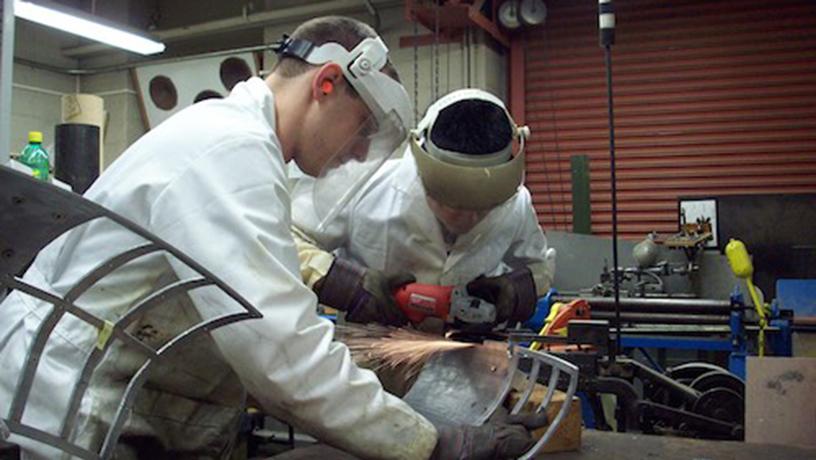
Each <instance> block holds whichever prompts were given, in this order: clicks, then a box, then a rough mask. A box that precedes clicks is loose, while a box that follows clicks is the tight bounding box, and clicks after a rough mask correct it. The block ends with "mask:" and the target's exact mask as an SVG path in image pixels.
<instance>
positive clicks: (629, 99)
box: [525, 0, 816, 239]
mask: <svg viewBox="0 0 816 460" xmlns="http://www.w3.org/2000/svg"><path fill="white" fill-rule="evenodd" d="M547 6H548V9H549V15H548V18H547V24H546V26H545V27H544V28H543V29H536V30H533V31H530V32H528V33H527V36H526V45H525V46H526V66H525V67H526V70H525V72H526V76H525V77H526V78H525V80H526V81H525V83H526V113H525V116H526V122H527V124H528V125H530V127H531V128H532V131H533V136H532V139H531V143H530V146H529V150H528V152H529V155H528V160H527V161H528V165H527V185H528V187H530V189H531V190H532V192H533V197H534V202H535V205H536V209H537V211H538V215H539V220H540V222H541V224H542V225H543V226H544V227H545V228H557V229H564V230H571V228H572V206H571V204H572V198H571V176H570V157H571V156H572V155H588V156H589V158H590V189H591V206H592V231H593V233H594V234H598V235H609V234H611V202H610V183H609V151H608V130H607V116H606V113H607V112H606V110H607V109H606V85H605V70H604V66H603V52H602V50H601V48H600V47H599V46H598V33H597V16H596V15H597V11H596V8H597V4H596V2H592V1H574V0H557V1H556V0H549V1H548V2H547ZM615 7H616V9H617V43H616V45H614V47H613V57H612V59H613V76H614V95H615V116H616V134H617V136H616V137H617V139H616V144H617V167H618V171H617V176H618V200H619V204H618V209H619V215H618V222H619V229H620V233H621V236H622V237H623V238H629V239H637V238H641V237H643V236H644V235H645V234H646V233H647V232H649V231H651V230H657V231H660V232H673V231H676V229H677V197H678V196H707V195H722V194H752V193H799V192H811V193H813V192H816V2H813V1H809V0H800V1H741V2H734V1H703V0H698V1H691V0H687V1H660V0H628V1H626V0H618V1H616V2H615Z"/></svg>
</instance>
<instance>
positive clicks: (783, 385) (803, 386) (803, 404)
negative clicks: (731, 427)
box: [745, 357, 816, 447]
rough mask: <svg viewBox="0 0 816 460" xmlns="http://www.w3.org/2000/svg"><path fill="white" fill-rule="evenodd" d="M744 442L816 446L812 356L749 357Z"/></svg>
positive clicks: (815, 370)
mask: <svg viewBox="0 0 816 460" xmlns="http://www.w3.org/2000/svg"><path fill="white" fill-rule="evenodd" d="M747 377H748V381H747V382H746V388H745V396H746V398H745V441H746V442H751V443H768V444H784V445H792V446H801V447H816V423H814V420H816V397H814V395H816V358H759V357H749V358H748V368H747Z"/></svg>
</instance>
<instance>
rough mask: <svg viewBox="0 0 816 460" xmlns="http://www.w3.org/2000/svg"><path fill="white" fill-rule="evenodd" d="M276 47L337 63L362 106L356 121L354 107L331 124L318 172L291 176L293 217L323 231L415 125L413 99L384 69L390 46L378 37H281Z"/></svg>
mask: <svg viewBox="0 0 816 460" xmlns="http://www.w3.org/2000/svg"><path fill="white" fill-rule="evenodd" d="M279 53H281V54H283V55H289V56H295V57H298V58H300V59H302V60H304V61H306V62H308V63H310V64H313V65H322V64H326V63H329V62H332V63H336V64H338V65H339V66H340V67H341V68H342V69H343V76H344V77H345V79H346V81H347V82H348V83H349V85H350V86H351V87H352V88H353V89H354V91H355V92H356V95H355V97H358V98H359V100H360V101H362V104H361V105H362V106H364V108H365V109H364V112H365V113H366V115H364V116H363V117H362V118H363V119H362V120H361V121H359V122H358V121H357V120H359V119H360V114H359V113H352V112H353V111H354V109H355V107H349V110H348V111H347V112H345V113H339V114H338V116H337V117H336V118H337V124H336V125H335V126H333V129H334V131H335V133H334V134H335V135H336V136H337V137H334V138H331V137H328V136H327V137H326V138H325V139H323V140H322V145H321V147H322V148H324V149H325V152H324V153H323V154H324V155H328V158H325V157H324V161H323V168H322V170H321V171H320V172H319V174H317V175H315V176H311V175H307V174H305V173H302V172H301V173H300V174H295V175H296V176H297V177H293V178H292V179H293V180H292V190H291V192H292V198H293V202H292V212H293V220H294V221H295V222H303V221H304V220H306V221H307V225H308V227H310V228H313V229H314V230H316V231H324V230H325V228H326V227H327V226H328V225H329V224H330V223H331V222H332V221H334V220H335V219H336V217H337V216H338V214H340V213H341V211H342V210H343V209H344V208H345V206H346V205H347V204H348V202H349V201H350V200H351V198H352V197H353V196H354V195H355V194H356V193H357V192H358V191H359V189H360V188H361V187H362V186H363V185H364V184H365V183H366V182H367V181H368V179H369V178H371V176H372V175H373V174H374V173H375V172H376V171H377V170H378V169H379V168H380V166H382V164H383V163H384V162H385V161H386V160H387V159H388V158H390V157H391V156H392V155H393V153H394V152H395V151H396V150H397V148H398V147H399V146H400V144H402V143H403V142H404V141H405V139H406V137H407V135H408V130H409V129H410V127H411V126H412V125H413V117H412V113H413V109H412V106H411V101H410V99H409V97H408V93H407V92H406V91H405V88H404V87H403V86H402V85H401V84H400V83H398V82H397V81H396V80H394V79H393V78H391V77H390V76H388V75H387V74H385V73H384V72H382V69H383V67H384V66H385V65H386V63H387V62H388V48H386V46H385V44H384V43H383V42H382V40H381V39H380V38H379V37H377V38H366V39H364V40H363V41H362V42H360V44H359V45H357V46H356V47H355V48H354V49H353V50H351V51H348V50H346V49H345V48H343V47H342V46H341V45H339V44H337V43H326V44H324V45H320V46H314V45H312V44H311V43H309V42H306V41H303V40H297V39H295V40H292V39H285V40H284V42H283V44H282V45H281V49H279ZM344 127H346V128H345V130H344ZM313 153H314V152H305V154H306V155H309V154H313Z"/></svg>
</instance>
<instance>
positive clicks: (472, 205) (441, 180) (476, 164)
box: [410, 88, 530, 210]
mask: <svg viewBox="0 0 816 460" xmlns="http://www.w3.org/2000/svg"><path fill="white" fill-rule="evenodd" d="M468 100H476V101H482V102H486V103H490V104H495V105H497V106H499V107H501V110H502V112H504V114H505V115H506V122H507V124H508V126H509V130H510V133H511V136H510V139H509V141H508V142H507V144H506V145H502V146H500V147H499V148H498V149H495V146H493V148H492V150H494V151H490V152H483V151H472V149H471V151H470V152H462V151H456V150H454V148H455V146H454V145H448V146H445V147H447V148H445V147H443V146H440V145H437V143H438V142H436V143H435V142H434V139H435V138H436V135H435V134H436V133H435V131H434V127H435V126H434V124H435V123H436V121H437V119H438V118H439V117H440V115H442V116H443V117H444V112H445V111H446V110H451V109H452V108H453V106H455V105H456V104H458V103H463V102H464V101H468ZM476 116H478V115H476ZM500 123H501V122H500ZM497 129H499V128H497ZM501 129H504V128H503V127H502V128H501ZM506 131H507V130H506V129H504V132H506ZM529 136H530V129H529V128H528V127H526V126H522V127H519V126H516V124H515V122H514V121H513V118H512V117H511V116H510V114H509V113H508V112H507V109H506V108H505V106H504V103H503V102H502V101H501V99H499V98H497V97H496V96H494V95H492V94H490V93H488V92H486V91H482V90H479V89H471V88H468V89H461V90H457V91H454V92H452V93H449V94H447V95H445V96H443V97H442V98H440V99H439V100H438V101H436V102H435V103H433V104H432V105H431V106H430V107H428V110H427V112H426V113H425V117H424V118H423V119H422V120H421V121H420V122H419V124H418V125H417V129H416V130H414V131H412V133H411V137H410V143H411V151H412V152H413V154H414V158H415V159H416V164H417V169H418V171H419V175H420V177H421V178H422V183H423V185H424V186H425V191H426V192H427V193H428V195H430V196H431V197H432V198H433V199H434V200H436V201H438V202H439V203H442V204H444V205H446V206H449V207H451V208H455V209H467V210H487V209H491V208H494V207H496V206H498V205H500V204H502V203H504V202H505V201H507V200H508V199H510V198H511V197H513V196H514V195H515V194H516V191H517V189H518V187H519V185H521V183H522V181H523V179H524V144H525V141H526V140H527V138H528V137H529ZM514 140H518V146H519V147H518V151H517V152H515V153H514V152H513V141H514ZM448 144H450V142H449V143H448Z"/></svg>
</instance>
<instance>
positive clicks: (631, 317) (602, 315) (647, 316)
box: [592, 311, 730, 325]
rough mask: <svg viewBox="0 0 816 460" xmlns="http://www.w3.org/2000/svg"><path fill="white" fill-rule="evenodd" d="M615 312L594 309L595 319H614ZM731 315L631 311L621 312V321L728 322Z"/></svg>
mask: <svg viewBox="0 0 816 460" xmlns="http://www.w3.org/2000/svg"><path fill="white" fill-rule="evenodd" d="M615 317H616V313H615V312H611V311H593V312H592V318H593V319H605V320H612V319H613V318H615ZM729 319H730V317H729V316H726V315H687V314H676V313H630V312H621V313H620V320H621V323H638V324H695V325H703V324H728V321H729Z"/></svg>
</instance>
